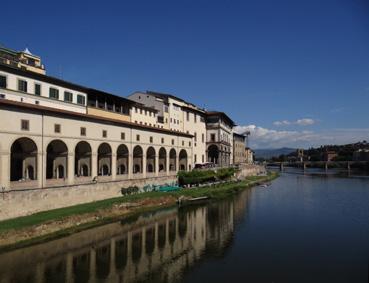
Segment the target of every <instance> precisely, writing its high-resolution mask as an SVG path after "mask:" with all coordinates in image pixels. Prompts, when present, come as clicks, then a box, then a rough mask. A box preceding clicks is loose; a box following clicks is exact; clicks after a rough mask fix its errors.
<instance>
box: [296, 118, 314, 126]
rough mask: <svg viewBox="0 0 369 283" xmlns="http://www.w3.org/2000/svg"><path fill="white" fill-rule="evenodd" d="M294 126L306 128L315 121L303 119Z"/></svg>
mask: <svg viewBox="0 0 369 283" xmlns="http://www.w3.org/2000/svg"><path fill="white" fill-rule="evenodd" d="M295 124H296V125H299V126H308V125H314V124H315V121H314V120H313V119H310V118H304V119H299V120H297V121H296V122H295Z"/></svg>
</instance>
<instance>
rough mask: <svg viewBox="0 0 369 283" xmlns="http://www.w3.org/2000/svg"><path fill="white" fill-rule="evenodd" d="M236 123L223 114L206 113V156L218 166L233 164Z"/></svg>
mask: <svg viewBox="0 0 369 283" xmlns="http://www.w3.org/2000/svg"><path fill="white" fill-rule="evenodd" d="M234 126H235V123H234V122H233V121H232V119H231V118H229V117H228V116H227V115H226V114H225V113H223V112H215V111H214V112H207V113H206V135H207V139H206V140H207V142H206V155H207V158H208V162H212V163H214V164H216V165H218V166H221V167H222V166H229V165H231V164H233V127H234Z"/></svg>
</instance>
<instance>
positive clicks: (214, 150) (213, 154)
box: [208, 144, 219, 164]
mask: <svg viewBox="0 0 369 283" xmlns="http://www.w3.org/2000/svg"><path fill="white" fill-rule="evenodd" d="M208 161H209V162H212V163H214V164H218V163H219V148H218V146H216V145H215V144H212V145H210V146H209V147H208Z"/></svg>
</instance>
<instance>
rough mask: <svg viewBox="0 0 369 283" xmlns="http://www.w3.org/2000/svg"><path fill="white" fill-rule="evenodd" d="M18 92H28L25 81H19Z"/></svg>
mask: <svg viewBox="0 0 369 283" xmlns="http://www.w3.org/2000/svg"><path fill="white" fill-rule="evenodd" d="M18 90H19V91H23V92H27V82H26V81H24V80H18Z"/></svg>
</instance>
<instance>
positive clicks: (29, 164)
mask: <svg viewBox="0 0 369 283" xmlns="http://www.w3.org/2000/svg"><path fill="white" fill-rule="evenodd" d="M36 179H37V145H36V143H35V142H34V141H33V140H31V139H30V138H19V139H17V140H15V141H14V142H13V144H12V146H11V149H10V181H19V180H36Z"/></svg>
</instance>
